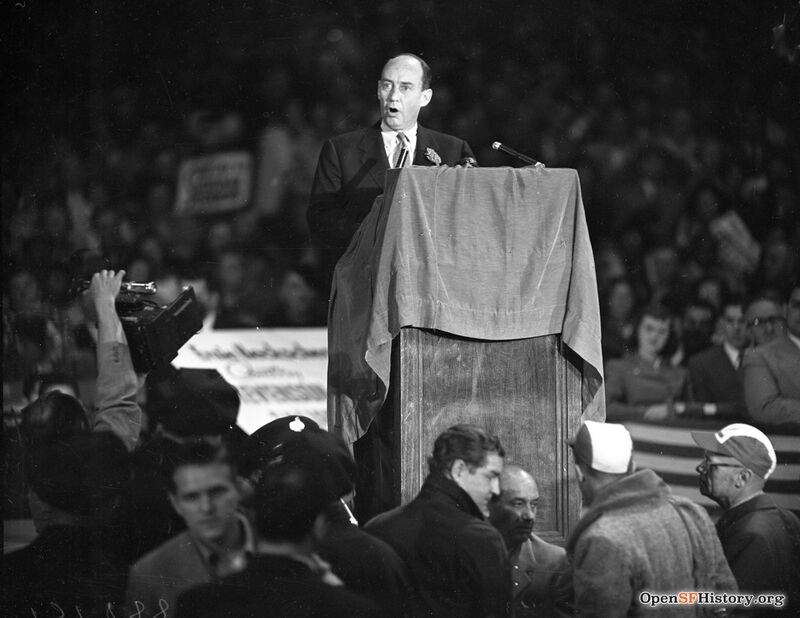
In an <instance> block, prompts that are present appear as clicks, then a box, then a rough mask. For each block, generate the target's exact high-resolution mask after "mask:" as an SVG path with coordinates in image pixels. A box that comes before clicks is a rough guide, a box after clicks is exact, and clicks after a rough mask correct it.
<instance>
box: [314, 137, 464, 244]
mask: <svg viewBox="0 0 800 618" xmlns="http://www.w3.org/2000/svg"><path fill="white" fill-rule="evenodd" d="M428 149H431V150H432V151H434V152H435V153H436V154H438V156H439V158H440V159H441V162H442V164H443V165H454V164H456V163H457V162H458V161H459V160H461V159H462V158H464V157H472V156H474V155H473V154H472V150H471V149H470V147H469V145H468V144H467V142H465V141H464V140H462V139H459V138H457V137H453V136H452V135H446V134H444V133H439V132H437V131H432V130H430V129H426V128H425V127H423V126H419V125H418V129H417V149H416V151H415V154H414V161H413V164H414V165H436V163H434V162H433V161H431V160H430V159H429V158H427V157H426V152H427V151H428ZM387 169H389V160H388V159H387V158H386V151H385V150H384V147H383V139H382V138H381V128H380V123H378V124H375V125H373V126H371V127H368V128H366V129H359V130H358V131H352V132H350V133H345V134H343V135H338V136H336V137H333V138H331V139H329V140H327V141H326V142H325V143H324V144H323V145H322V151H321V152H320V155H319V161H318V163H317V172H316V174H315V176H314V184H313V185H312V188H311V199H310V204H309V207H308V225H309V227H310V228H311V232H312V233H313V234H314V235H315V236H316V237H317V238H319V239H320V240H322V241H323V242H324V243H325V245H326V246H328V247H331V248H332V249H334V250H335V251H336V252H337V253H338V255H336V256H335V257H336V259H338V257H339V256H340V255H341V254H342V253H344V250H345V249H346V248H347V245H348V244H349V243H350V239H351V238H352V237H353V234H355V231H356V230H357V229H358V226H359V225H360V224H361V222H362V221H363V220H364V218H365V217H366V216H367V214H368V213H369V211H370V209H371V208H372V203H373V202H374V201H375V198H376V197H378V195H380V194H381V193H383V184H384V180H385V177H386V170H387Z"/></svg>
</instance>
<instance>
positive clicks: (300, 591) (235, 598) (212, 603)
mask: <svg viewBox="0 0 800 618" xmlns="http://www.w3.org/2000/svg"><path fill="white" fill-rule="evenodd" d="M383 615H384V613H383V611H382V610H381V608H380V607H379V606H378V605H375V604H374V603H373V602H372V601H369V600H367V599H365V598H364V597H361V596H359V595H357V594H355V593H353V592H350V591H349V590H347V589H346V588H344V587H343V586H331V585H329V584H327V583H325V582H323V581H322V580H321V579H320V577H319V576H318V575H315V574H314V573H312V571H311V569H309V568H308V567H307V566H306V565H305V564H303V563H301V562H299V561H297V560H293V559H291V558H288V557H284V556H257V557H256V558H254V559H253V560H252V561H251V563H250V565H248V567H247V569H245V570H244V571H242V572H241V573H236V574H235V575H231V576H230V577H226V578H225V579H223V580H222V582H221V583H219V584H203V585H201V586H198V587H197V588H192V589H190V590H187V591H185V592H183V593H181V595H180V596H179V597H178V613H177V616H178V618H204V617H208V618H219V617H220V616H225V617H226V618H257V617H258V618H267V617H270V616H274V617H276V618H278V617H280V618H284V617H285V618H288V617H290V616H297V618H314V617H315V616H319V617H320V618H322V617H325V618H328V617H330V618H335V617H337V616H341V617H342V618H345V617H351V616H352V617H354V618H356V617H358V616H374V617H376V618H378V617H381V616H383Z"/></svg>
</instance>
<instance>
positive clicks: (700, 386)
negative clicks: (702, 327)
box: [689, 345, 747, 419]
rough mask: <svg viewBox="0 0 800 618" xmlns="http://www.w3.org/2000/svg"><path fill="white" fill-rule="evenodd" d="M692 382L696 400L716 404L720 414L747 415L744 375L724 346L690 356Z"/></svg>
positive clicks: (693, 396) (729, 415)
mask: <svg viewBox="0 0 800 618" xmlns="http://www.w3.org/2000/svg"><path fill="white" fill-rule="evenodd" d="M689 381H690V382H691V389H692V399H693V400H694V401H698V402H701V403H716V404H717V412H718V414H719V415H720V416H724V417H726V418H740V419H744V418H746V417H747V408H746V407H745V403H744V389H743V387H742V377H741V375H740V374H739V372H738V371H737V369H736V368H735V367H734V366H733V364H732V363H731V360H730V359H729V358H728V355H727V354H726V353H725V348H723V347H722V346H721V345H715V346H711V347H710V348H708V349H707V350H704V351H702V352H700V353H698V354H695V355H694V356H692V357H691V358H690V359H689Z"/></svg>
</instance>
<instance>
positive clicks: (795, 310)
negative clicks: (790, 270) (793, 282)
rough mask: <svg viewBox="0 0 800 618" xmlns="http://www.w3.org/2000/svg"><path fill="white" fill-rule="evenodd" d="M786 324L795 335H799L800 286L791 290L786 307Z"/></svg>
mask: <svg viewBox="0 0 800 618" xmlns="http://www.w3.org/2000/svg"><path fill="white" fill-rule="evenodd" d="M786 326H787V328H788V329H789V332H790V333H792V334H793V335H794V336H795V337H800V287H797V288H795V289H793V290H792V295H791V296H790V297H789V304H788V305H787V307H786Z"/></svg>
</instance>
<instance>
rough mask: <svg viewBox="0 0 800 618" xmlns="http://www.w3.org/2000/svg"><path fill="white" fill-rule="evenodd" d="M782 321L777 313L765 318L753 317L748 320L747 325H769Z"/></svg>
mask: <svg viewBox="0 0 800 618" xmlns="http://www.w3.org/2000/svg"><path fill="white" fill-rule="evenodd" d="M783 321H784V319H783V318H782V317H781V316H779V315H771V316H768V317H766V318H753V319H752V320H750V321H749V322H748V323H747V325H748V326H750V327H755V326H766V325H767V324H769V325H770V326H775V325H776V324H780V323H782V322H783Z"/></svg>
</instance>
